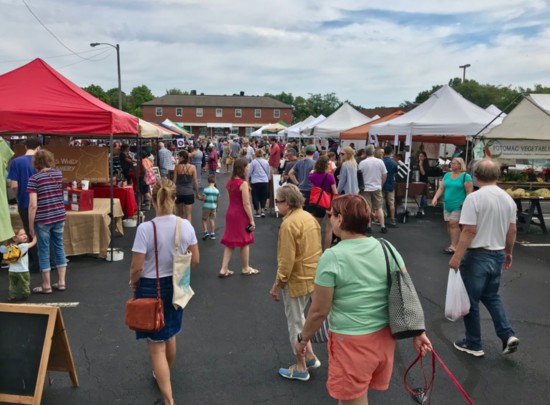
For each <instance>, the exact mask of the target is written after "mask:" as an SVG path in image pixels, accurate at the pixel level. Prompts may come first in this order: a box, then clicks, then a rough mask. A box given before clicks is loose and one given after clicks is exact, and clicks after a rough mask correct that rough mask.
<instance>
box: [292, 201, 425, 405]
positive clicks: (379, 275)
mask: <svg viewBox="0 0 550 405" xmlns="http://www.w3.org/2000/svg"><path fill="white" fill-rule="evenodd" d="M327 215H329V220H330V221H331V224H332V227H333V232H334V233H335V234H336V236H338V237H339V238H341V242H339V243H338V244H337V245H336V246H334V247H332V248H330V249H327V250H326V251H325V252H324V253H323V255H322V256H321V259H320V260H319V263H318V265H317V274H316V277H315V292H314V295H313V297H314V298H313V303H312V305H311V308H310V310H309V314H308V317H307V320H306V323H305V325H304V328H303V329H302V332H301V333H300V334H298V336H297V341H296V343H295V349H296V353H298V354H299V353H303V355H305V348H306V346H307V343H308V342H309V340H310V339H311V338H312V336H313V335H314V333H315V331H316V330H318V329H319V327H320V326H321V324H322V322H323V321H324V320H325V318H326V317H327V316H328V319H329V323H330V330H329V342H328V346H329V347H328V352H329V372H328V376H329V377H328V381H327V390H328V392H329V394H330V395H331V396H332V397H333V398H335V399H338V400H339V401H341V403H344V404H345V403H347V401H352V400H354V401H357V400H359V401H365V402H364V403H367V402H366V401H367V391H368V389H369V388H372V389H378V390H385V389H387V388H388V385H389V380H390V377H391V372H392V368H393V354H394V349H395V340H394V339H393V337H392V335H391V332H390V329H389V326H388V324H389V319H388V316H389V315H388V280H387V273H386V260H385V256H384V252H383V250H382V245H381V244H380V242H379V241H378V240H377V239H375V238H371V237H367V236H365V234H366V232H367V225H368V223H369V221H368V220H369V217H370V210H369V208H368V205H367V202H366V201H365V199H364V198H363V197H361V196H359V195H352V194H347V195H343V196H341V197H338V198H336V199H334V200H333V201H332V204H331V209H330V211H328V212H327ZM390 248H391V249H393V251H394V253H395V256H396V258H397V263H396V262H395V261H394V260H392V261H390V263H391V264H390V266H391V270H392V271H399V270H402V271H406V269H405V265H404V263H403V259H402V258H401V256H400V255H399V253H398V252H397V250H395V248H394V247H393V246H391V245H390ZM413 345H414V347H415V349H416V350H417V351H418V352H421V353H422V354H426V353H427V352H428V351H430V350H431V343H430V341H429V339H428V338H427V337H426V334H425V333H423V334H422V335H420V336H417V337H415V338H414V339H413ZM357 403H363V402H357Z"/></svg>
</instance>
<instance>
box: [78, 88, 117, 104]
mask: <svg viewBox="0 0 550 405" xmlns="http://www.w3.org/2000/svg"><path fill="white" fill-rule="evenodd" d="M82 90H85V91H87V92H88V93H90V94H91V95H92V96H94V97H95V98H98V99H100V100H101V101H103V102H104V103H107V104H110V101H111V100H110V97H109V96H108V95H107V93H106V92H105V90H103V88H102V87H101V86H98V85H97V84H90V85H89V86H88V87H82Z"/></svg>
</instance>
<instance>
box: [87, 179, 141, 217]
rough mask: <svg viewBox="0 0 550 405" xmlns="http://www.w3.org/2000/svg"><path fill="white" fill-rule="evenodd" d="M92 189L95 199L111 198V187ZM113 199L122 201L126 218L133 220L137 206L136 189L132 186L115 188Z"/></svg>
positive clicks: (95, 187) (94, 187)
mask: <svg viewBox="0 0 550 405" xmlns="http://www.w3.org/2000/svg"><path fill="white" fill-rule="evenodd" d="M90 189H91V190H94V197H96V198H109V197H110V188H109V186H93V187H91V188H90ZM113 197H114V198H118V199H119V200H120V205H121V206H122V210H123V211H124V216H125V217H126V218H132V217H133V216H134V215H135V213H136V210H137V204H136V197H135V195H134V188H133V187H132V186H127V187H113Z"/></svg>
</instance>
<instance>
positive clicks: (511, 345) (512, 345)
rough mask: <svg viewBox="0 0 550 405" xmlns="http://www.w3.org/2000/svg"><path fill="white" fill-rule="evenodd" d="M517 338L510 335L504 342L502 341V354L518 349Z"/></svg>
mask: <svg viewBox="0 0 550 405" xmlns="http://www.w3.org/2000/svg"><path fill="white" fill-rule="evenodd" d="M518 346H519V339H518V338H517V337H515V336H510V337H509V338H508V340H507V341H506V343H504V342H503V350H502V354H510V353H514V352H516V351H517V350H518Z"/></svg>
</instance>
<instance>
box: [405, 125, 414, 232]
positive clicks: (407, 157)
mask: <svg viewBox="0 0 550 405" xmlns="http://www.w3.org/2000/svg"><path fill="white" fill-rule="evenodd" d="M407 146H408V148H407ZM411 146H412V134H411V132H410V131H409V133H407V135H406V138H405V148H406V151H405V162H406V166H407V169H408V170H407V182H406V183H405V215H403V223H406V222H407V203H408V201H409V178H410V175H411Z"/></svg>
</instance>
